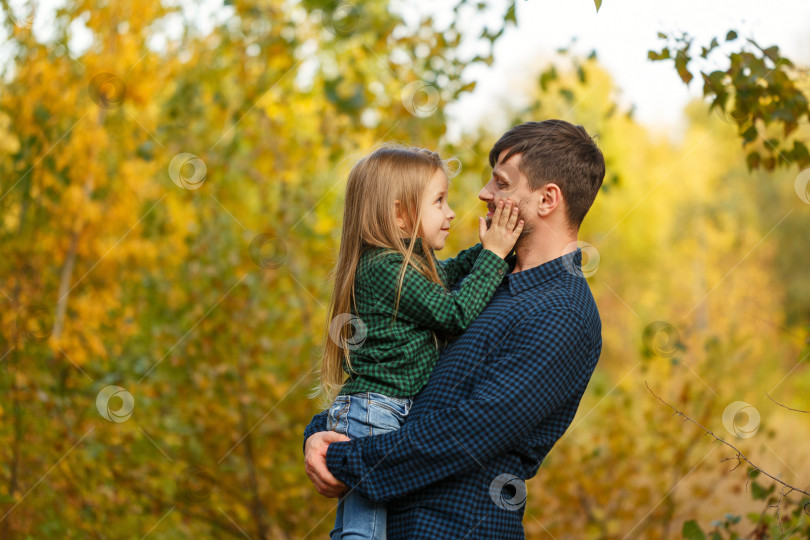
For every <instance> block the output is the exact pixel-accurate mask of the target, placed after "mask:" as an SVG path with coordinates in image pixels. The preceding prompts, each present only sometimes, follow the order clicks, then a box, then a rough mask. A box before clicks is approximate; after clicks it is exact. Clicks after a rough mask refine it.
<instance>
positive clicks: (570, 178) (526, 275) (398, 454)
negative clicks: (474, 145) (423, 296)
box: [304, 120, 605, 539]
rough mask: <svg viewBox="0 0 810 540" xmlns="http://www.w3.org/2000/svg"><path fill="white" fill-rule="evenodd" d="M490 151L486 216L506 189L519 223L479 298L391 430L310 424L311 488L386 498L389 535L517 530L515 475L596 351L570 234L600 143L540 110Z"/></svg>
mask: <svg viewBox="0 0 810 540" xmlns="http://www.w3.org/2000/svg"><path fill="white" fill-rule="evenodd" d="M489 162H490V165H491V166H492V167H493V174H492V179H491V180H490V181H489V182H488V183H487V185H486V186H484V188H483V189H482V190H481V192H480V193H479V195H478V197H479V199H481V200H482V201H484V202H485V203H486V204H487V207H488V209H489V213H488V214H487V222H488V223H487V225H489V221H490V217H491V216H492V213H493V212H494V210H495V208H496V205H499V204H501V203H503V202H504V201H505V200H506V199H507V198H508V199H509V200H511V201H512V202H513V203H514V204H515V205H516V206H517V208H518V209H519V214H518V216H519V219H523V220H524V223H525V225H524V229H523V233H522V234H521V236H520V238H519V239H518V241H517V243H516V245H515V254H514V255H510V256H509V257H508V258H507V259H506V260H507V262H508V263H509V268H510V272H509V273H508V274H507V275H506V276H505V277H504V280H503V282H502V283H501V284H500V285H499V286H498V289H497V291H496V292H495V295H494V296H493V298H492V300H491V301H490V303H489V304H488V306H487V307H486V309H485V310H484V311H483V312H482V313H481V315H479V317H478V318H477V319H476V320H475V321H474V322H473V323H472V324H471V325H470V326H469V328H468V329H467V330H466V332H464V334H462V335H461V336H460V337H458V339H456V340H455V341H453V342H452V343H450V344H449V345H448V346H447V347H446V348H445V349H444V351H442V355H441V358H440V359H439V361H438V363H437V365H436V368H435V369H434V371H433V373H432V374H431V377H430V380H429V381H428V384H427V386H426V387H425V388H424V389H423V390H422V391H421V392H420V393H419V394H418V395H417V396H416V397H415V399H414V405H413V407H412V409H411V411H410V413H409V414H408V416H407V417H406V420H405V423H404V424H403V426H402V427H401V428H400V429H399V430H396V431H393V432H391V433H386V434H383V435H378V436H374V437H365V438H360V439H354V440H351V441H348V439H347V438H346V437H345V436H343V435H340V434H337V433H334V432H331V431H325V430H326V422H325V413H321V414H319V415H317V416H315V418H313V421H312V422H311V423H310V425H309V426H307V429H306V432H305V436H304V439H305V442H304V451H305V464H306V469H307V474H308V475H309V477H310V479H311V480H312V481H313V483H314V484H315V486H316V488H317V489H318V491H319V492H320V493H321V494H322V495H325V496H328V497H338V496H340V495H341V494H342V493H344V492H345V490H346V489H347V486H348V487H350V488H351V489H356V490H359V491H360V492H361V493H362V494H363V495H365V496H366V497H368V498H369V499H372V500H378V501H388V536H389V538H391V539H399V538H470V539H472V538H481V539H494V538H497V539H511V538H524V532H523V524H522V520H523V512H524V506H525V504H524V503H525V498H526V487H525V483H524V482H525V480H526V479H528V478H532V477H533V476H534V475H535V474H536V473H537V469H538V468H539V467H540V464H541V463H542V461H543V459H544V458H545V456H546V455H547V454H548V452H549V451H550V450H551V448H552V446H553V445H554V443H555V442H556V441H557V440H559V438H560V437H561V436H562V435H563V433H564V432H565V430H566V429H567V428H568V426H569V425H570V423H571V421H572V420H573V418H574V415H575V413H576V410H577V407H578V406H579V402H580V399H581V398H582V394H583V393H584V391H585V388H586V387H587V385H588V381H589V380H590V378H591V374H592V373H593V370H594V368H595V367H596V363H597V361H598V359H599V354H600V352H601V348H602V338H601V321H600V318H599V312H598V311H597V308H596V304H595V302H594V300H593V296H592V295H591V292H590V289H589V288H588V285H587V282H586V281H585V278H584V277H583V275H582V271H581V264H582V254H581V251H580V250H579V249H577V244H576V241H577V233H578V231H579V226H580V224H581V223H582V220H583V218H584V217H585V214H586V213H587V212H588V209H589V208H590V207H591V205H592V204H593V201H594V199H595V198H596V194H597V192H598V191H599V188H600V186H601V185H602V181H603V179H604V175H605V161H604V158H603V156H602V153H601V151H600V150H599V149H598V148H597V146H596V144H595V143H594V142H593V140H592V139H591V137H590V136H589V135H588V133H587V132H586V131H585V129H583V128H582V126H574V125H572V124H570V123H568V122H565V121H562V120H546V121H544V122H528V123H525V124H521V125H519V126H516V127H514V128H512V129H511V130H509V131H508V132H507V133H505V134H504V135H503V136H502V137H501V138H500V139H499V140H498V142H497V143H496V144H495V146H494V147H493V149H492V151H491V152H490V154H489Z"/></svg>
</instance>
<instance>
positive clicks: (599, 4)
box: [593, 0, 602, 13]
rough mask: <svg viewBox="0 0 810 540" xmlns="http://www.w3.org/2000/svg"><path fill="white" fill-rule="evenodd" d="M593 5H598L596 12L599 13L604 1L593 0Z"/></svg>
mask: <svg viewBox="0 0 810 540" xmlns="http://www.w3.org/2000/svg"><path fill="white" fill-rule="evenodd" d="M593 3H594V4H596V12H597V13H599V8H600V7H602V0H593Z"/></svg>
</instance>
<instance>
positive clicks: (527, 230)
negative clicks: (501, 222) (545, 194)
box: [484, 205, 534, 242]
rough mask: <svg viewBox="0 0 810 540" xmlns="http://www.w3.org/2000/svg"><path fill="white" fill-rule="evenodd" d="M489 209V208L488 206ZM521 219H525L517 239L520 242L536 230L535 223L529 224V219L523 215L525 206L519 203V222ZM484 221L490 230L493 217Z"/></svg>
mask: <svg viewBox="0 0 810 540" xmlns="http://www.w3.org/2000/svg"><path fill="white" fill-rule="evenodd" d="M487 211H489V208H487ZM521 219H522V220H523V230H522V231H520V236H518V240H517V241H518V242H520V240H521V239H522V238H525V237H527V236H529V234H531V232H532V231H533V230H534V225H531V224H529V223H528V221H527V220H526V219H525V218H524V217H523V208H522V207H521V205H518V215H517V222H520V220H521ZM484 223H486V226H487V230H489V229H490V227H492V218H491V217H488V218H484Z"/></svg>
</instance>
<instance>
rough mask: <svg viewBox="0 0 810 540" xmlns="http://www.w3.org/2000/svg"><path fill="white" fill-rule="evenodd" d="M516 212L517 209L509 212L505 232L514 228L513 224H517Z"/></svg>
mask: <svg viewBox="0 0 810 540" xmlns="http://www.w3.org/2000/svg"><path fill="white" fill-rule="evenodd" d="M517 217H518V211H517V207H514V208H512V210H511V211H510V212H509V220H508V221H507V222H506V230H507V231H511V230H512V229H514V228H515V224H516V223H517Z"/></svg>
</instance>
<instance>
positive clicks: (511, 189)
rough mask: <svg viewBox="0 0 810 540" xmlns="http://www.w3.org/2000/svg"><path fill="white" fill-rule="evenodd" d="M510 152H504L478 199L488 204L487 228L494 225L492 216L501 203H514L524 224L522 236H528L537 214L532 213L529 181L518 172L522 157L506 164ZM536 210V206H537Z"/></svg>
mask: <svg viewBox="0 0 810 540" xmlns="http://www.w3.org/2000/svg"><path fill="white" fill-rule="evenodd" d="M508 153H509V150H508V149H507V150H504V151H503V152H501V155H500V156H498V162H497V163H496V164H495V167H494V168H493V169H492V177H491V178H490V180H489V182H487V184H486V185H485V186H484V188H483V189H482V190H481V191H480V192H479V193H478V198H479V199H481V200H482V201H484V202H485V203H486V204H487V210H488V212H487V217H486V223H487V228H489V227H490V226H491V225H492V214H493V213H494V212H495V208H496V206H497V204H498V202H499V201H504V202H505V201H506V200H507V199H508V200H510V201H512V204H514V205H515V206H516V207H517V209H518V219H522V220H523V222H524V226H523V231H522V232H521V233H520V236H521V237H523V236H526V235H527V234H528V233H530V232H531V231H532V229H534V226H535V221H536V218H537V212H536V210H535V211H532V207H533V206H534V205H533V204H532V203H533V202H534V200H533V197H532V194H531V191H530V190H529V179H528V178H526V175H525V174H523V173H522V172H520V170H518V167H519V165H520V160H521V158H522V156H521V155H520V154H516V155H514V156H512V157H510V158H509V160H508V161H506V162H504V158H505V157H506V155H507V154H508ZM535 208H536V206H535Z"/></svg>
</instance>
